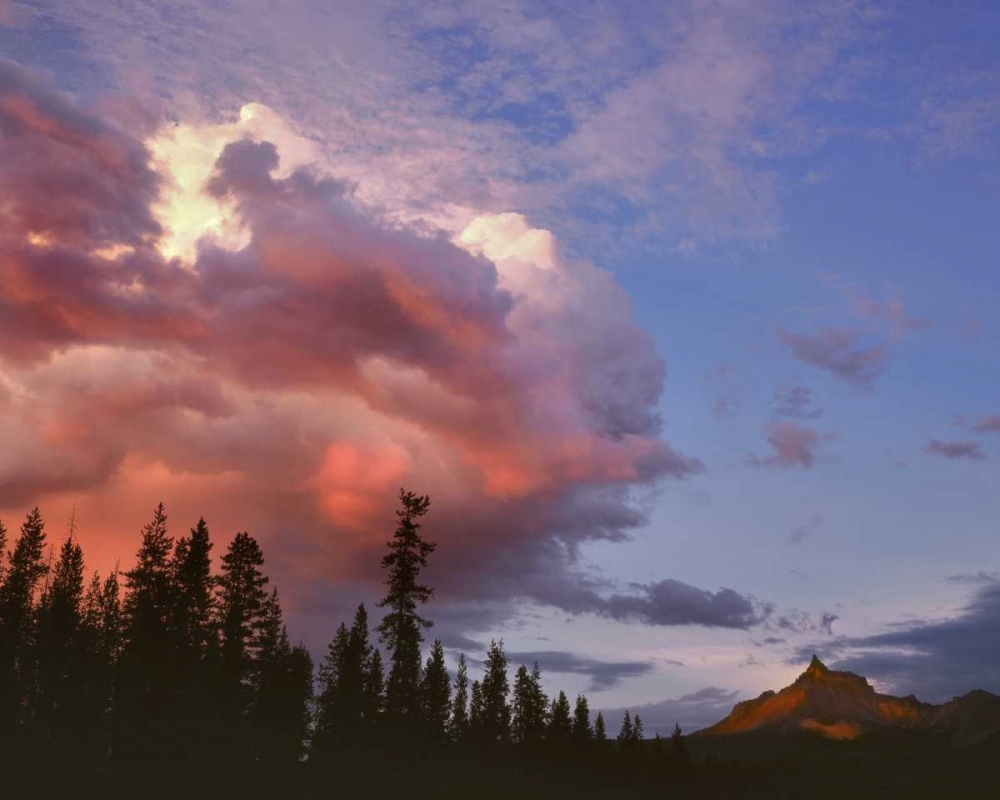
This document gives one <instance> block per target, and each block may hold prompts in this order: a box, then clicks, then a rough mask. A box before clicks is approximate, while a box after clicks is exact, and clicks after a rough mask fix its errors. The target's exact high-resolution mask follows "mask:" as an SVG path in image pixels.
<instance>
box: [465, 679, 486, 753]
mask: <svg viewBox="0 0 1000 800" xmlns="http://www.w3.org/2000/svg"><path fill="white" fill-rule="evenodd" d="M483 723H484V719H483V684H482V682H480V681H479V680H474V681H473V682H472V690H471V692H470V694H469V737H470V738H471V739H473V740H474V741H476V742H482V741H483V738H484V727H485V726H484V724H483Z"/></svg>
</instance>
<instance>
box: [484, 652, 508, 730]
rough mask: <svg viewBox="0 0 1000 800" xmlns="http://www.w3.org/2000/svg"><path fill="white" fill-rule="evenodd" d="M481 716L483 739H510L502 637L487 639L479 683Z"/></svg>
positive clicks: (505, 664)
mask: <svg viewBox="0 0 1000 800" xmlns="http://www.w3.org/2000/svg"><path fill="white" fill-rule="evenodd" d="M480 691H481V698H480V699H481V706H482V707H481V717H480V724H479V730H480V733H481V736H482V739H483V741H485V742H490V743H493V742H506V741H508V740H509V739H510V706H509V705H508V704H507V696H508V695H509V694H510V682H509V681H508V679H507V654H506V653H504V649H503V640H501V641H499V642H497V641H495V640H494V641H491V642H490V648H489V651H488V652H487V654H486V665H485V671H484V673H483V682H482V686H481V690H480Z"/></svg>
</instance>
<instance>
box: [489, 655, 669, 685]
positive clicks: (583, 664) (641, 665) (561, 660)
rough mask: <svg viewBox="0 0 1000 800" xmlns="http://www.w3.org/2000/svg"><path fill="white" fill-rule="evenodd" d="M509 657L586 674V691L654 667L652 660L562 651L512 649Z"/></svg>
mask: <svg viewBox="0 0 1000 800" xmlns="http://www.w3.org/2000/svg"><path fill="white" fill-rule="evenodd" d="M507 657H508V658H509V659H510V661H511V663H512V664H526V665H527V666H529V667H530V666H531V665H532V664H534V663H536V662H537V663H538V665H539V667H541V669H542V671H543V672H557V673H569V674H572V675H586V676H588V677H589V678H590V685H589V687H588V688H587V690H586V691H589V692H601V691H604V690H605V689H613V688H614V687H615V686H618V685H619V684H620V683H621V682H622V681H623V680H625V679H627V678H635V677H639V676H641V675H648V674H649V673H650V672H652V671H653V668H654V666H655V664H654V662H652V661H600V660H597V659H593V658H584V657H582V656H578V655H575V654H574V653H567V652H564V651H561V650H539V651H531V652H512V653H508V654H507Z"/></svg>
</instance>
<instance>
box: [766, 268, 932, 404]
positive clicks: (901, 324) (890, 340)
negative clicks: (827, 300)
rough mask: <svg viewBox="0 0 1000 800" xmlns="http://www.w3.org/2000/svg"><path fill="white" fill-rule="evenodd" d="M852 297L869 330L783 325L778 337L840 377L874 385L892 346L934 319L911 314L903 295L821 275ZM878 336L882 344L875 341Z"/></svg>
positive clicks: (807, 360) (798, 356) (865, 387)
mask: <svg viewBox="0 0 1000 800" xmlns="http://www.w3.org/2000/svg"><path fill="white" fill-rule="evenodd" d="M820 280H822V281H823V282H824V283H828V284H832V285H833V286H834V287H835V288H836V289H837V290H838V291H839V292H840V294H842V295H843V296H844V297H846V298H847V300H848V301H849V302H850V305H851V309H852V312H853V314H854V316H855V317H857V318H858V319H861V320H865V321H867V322H868V323H869V324H868V325H867V326H866V327H867V328H868V330H867V332H861V331H858V330H854V329H853V328H844V327H828V328H824V329H823V330H820V331H819V332H818V333H810V334H800V333H790V332H789V331H787V330H784V329H779V330H778V331H777V332H776V335H777V337H778V341H780V342H781V343H782V344H784V345H785V346H786V347H788V348H789V350H791V353H792V356H793V357H794V358H796V359H798V360H799V361H802V362H803V363H805V364H809V365H810V366H813V367H817V368H818V369H822V370H824V371H826V372H828V373H830V374H831V375H833V376H834V377H836V378H839V379H840V380H843V381H846V382H847V383H850V384H852V385H854V386H856V387H858V388H860V389H863V390H865V391H872V390H873V389H874V388H875V380H876V379H877V378H878V377H879V376H880V375H882V374H883V373H884V372H885V370H886V369H887V367H888V357H889V355H890V352H891V350H892V347H893V346H894V345H895V344H896V343H898V342H899V341H900V340H901V339H903V338H904V337H905V336H907V335H908V334H910V333H915V332H917V331H922V330H926V329H927V328H930V327H931V326H932V323H931V322H930V321H929V320H926V319H922V318H920V317H915V316H912V315H911V314H910V313H909V311H908V310H907V307H906V304H905V303H904V302H903V300H902V299H901V298H899V297H891V298H889V299H888V300H879V299H877V298H874V297H871V296H870V295H868V294H866V293H864V292H862V291H860V290H859V289H858V288H857V287H855V286H853V285H851V284H845V283H843V282H842V281H841V280H840V279H839V278H838V277H836V276H830V275H821V276H820ZM876 335H877V336H878V339H879V342H878V343H877V344H873V343H871V341H870V339H871V337H873V336H876Z"/></svg>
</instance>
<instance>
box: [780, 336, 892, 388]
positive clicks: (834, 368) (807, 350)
mask: <svg viewBox="0 0 1000 800" xmlns="http://www.w3.org/2000/svg"><path fill="white" fill-rule="evenodd" d="M777 336H778V340H779V341H780V342H782V343H783V344H785V345H786V346H787V347H788V348H789V349H790V350H791V351H792V355H793V356H794V357H795V358H797V359H798V360H799V361H802V362H804V363H806V364H809V365H811V366H814V367H817V368H819V369H822V370H825V371H826V372H829V373H830V374H831V375H833V376H835V377H837V378H840V379H841V380H844V381H847V382H848V383H851V384H853V385H855V386H857V387H859V388H861V389H865V390H867V391H870V390H872V389H873V388H874V386H875V379H876V378H877V377H878V376H879V375H881V374H882V373H883V372H884V371H885V367H886V347H885V345H884V344H883V345H877V346H874V347H866V346H863V345H861V344H860V338H861V337H860V335H859V334H858V333H856V332H855V331H851V330H844V329H841V328H827V329H826V330H823V331H821V332H819V333H818V334H795V333H789V332H788V331H785V330H779V331H778V333H777Z"/></svg>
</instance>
